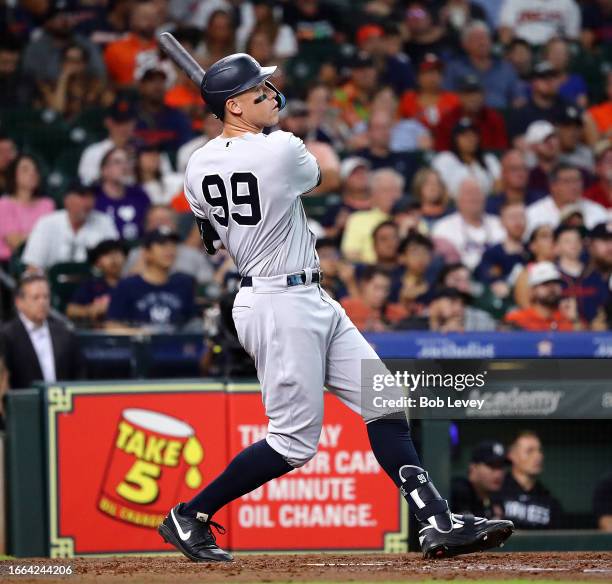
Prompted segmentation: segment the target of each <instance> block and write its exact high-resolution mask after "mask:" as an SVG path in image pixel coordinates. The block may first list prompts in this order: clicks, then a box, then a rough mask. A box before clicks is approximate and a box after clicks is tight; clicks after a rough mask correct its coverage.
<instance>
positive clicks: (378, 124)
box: [355, 109, 417, 181]
mask: <svg viewBox="0 0 612 584" xmlns="http://www.w3.org/2000/svg"><path fill="white" fill-rule="evenodd" d="M392 111H393V110H392ZM367 128H368V129H367V134H366V135H367V146H366V147H365V148H363V149H362V150H358V151H357V152H355V154H356V156H359V157H361V158H365V159H366V160H367V161H368V162H369V163H370V167H371V168H372V170H378V169H380V168H392V169H393V170H395V171H396V172H398V173H399V174H401V175H402V176H403V177H404V181H408V180H410V179H412V176H413V175H414V173H415V171H416V165H417V163H416V161H415V160H414V159H413V158H407V157H406V156H405V155H404V154H403V153H402V152H392V151H391V131H392V129H393V114H392V113H391V112H390V111H388V110H384V109H376V110H375V111H372V115H371V116H370V119H369V121H368V126H367Z"/></svg>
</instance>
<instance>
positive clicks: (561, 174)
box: [527, 163, 607, 231]
mask: <svg viewBox="0 0 612 584" xmlns="http://www.w3.org/2000/svg"><path fill="white" fill-rule="evenodd" d="M583 191H584V182H583V178H582V173H581V172H580V170H579V169H578V168H576V167H575V166H571V165H569V164H563V163H559V164H557V165H556V166H555V167H554V168H553V169H552V171H551V173H550V195H548V196H547V197H544V198H543V199H540V200H539V201H537V202H535V203H533V204H531V205H529V207H527V223H528V225H529V228H528V231H531V230H533V229H534V228H535V227H536V226H538V225H542V224H543V223H548V224H549V225H552V227H553V228H554V227H556V226H557V225H558V224H559V223H560V222H561V212H562V211H563V209H564V208H565V207H568V206H569V205H573V206H575V208H576V209H578V210H580V212H581V213H582V215H583V217H584V224H585V225H586V227H587V229H592V228H593V227H594V226H595V225H597V224H598V223H602V222H604V221H606V219H607V213H606V210H605V209H604V208H603V207H602V206H601V205H598V204H597V203H594V202H593V201H589V200H588V199H584V198H583V197H582V193H583Z"/></svg>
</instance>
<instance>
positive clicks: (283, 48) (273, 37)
mask: <svg viewBox="0 0 612 584" xmlns="http://www.w3.org/2000/svg"><path fill="white" fill-rule="evenodd" d="M249 4H251V5H252V17H251V18H250V19H249V20H246V19H245V21H242V22H241V23H240V26H239V27H238V29H237V30H236V48H237V49H238V51H244V50H245V47H246V46H247V41H248V39H249V37H251V36H252V34H253V33H256V32H262V33H264V34H265V35H266V37H267V39H268V40H269V41H270V43H271V44H272V48H273V56H274V59H275V61H276V62H278V61H283V60H285V59H289V58H290V57H293V56H294V55H295V54H296V53H297V40H296V38H295V34H294V32H293V30H292V29H291V27H290V26H289V25H288V24H284V23H282V22H279V21H278V20H277V18H276V16H275V14H274V3H273V2H272V1H271V0H254V1H252V2H250V3H249ZM209 26H210V23H209ZM247 52H248V51H247Z"/></svg>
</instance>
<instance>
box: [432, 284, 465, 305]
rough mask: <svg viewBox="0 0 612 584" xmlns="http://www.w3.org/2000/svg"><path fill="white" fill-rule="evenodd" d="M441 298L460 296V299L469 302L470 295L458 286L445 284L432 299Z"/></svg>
mask: <svg viewBox="0 0 612 584" xmlns="http://www.w3.org/2000/svg"><path fill="white" fill-rule="evenodd" d="M440 298H451V299H454V298H459V299H460V300H463V302H469V300H470V295H469V294H466V293H465V292H462V291H461V290H459V289H457V288H451V287H449V286H444V287H442V288H438V289H437V290H436V291H435V292H434V293H433V296H432V300H439V299H440Z"/></svg>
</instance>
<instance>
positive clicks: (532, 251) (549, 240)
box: [514, 223, 555, 308]
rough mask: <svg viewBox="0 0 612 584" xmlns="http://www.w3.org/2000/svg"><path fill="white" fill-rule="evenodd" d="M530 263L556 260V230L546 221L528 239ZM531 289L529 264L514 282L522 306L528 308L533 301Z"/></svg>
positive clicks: (517, 298)
mask: <svg viewBox="0 0 612 584" xmlns="http://www.w3.org/2000/svg"><path fill="white" fill-rule="evenodd" d="M527 251H528V253H529V260H530V264H533V263H538V262H554V261H555V245H554V230H553V228H552V227H551V226H550V225H548V224H547V223H544V224H542V225H540V226H538V227H536V228H535V229H534V230H533V231H532V232H531V235H530V236H529V240H528V241H527ZM530 298H531V292H530V289H529V264H528V265H527V266H526V267H525V268H523V269H522V270H521V271H520V272H519V274H518V276H517V277H516V281H515V284H514V299H515V301H516V304H517V305H518V306H519V307H520V308H527V307H528V306H529V304H530V302H531V300H530Z"/></svg>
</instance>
